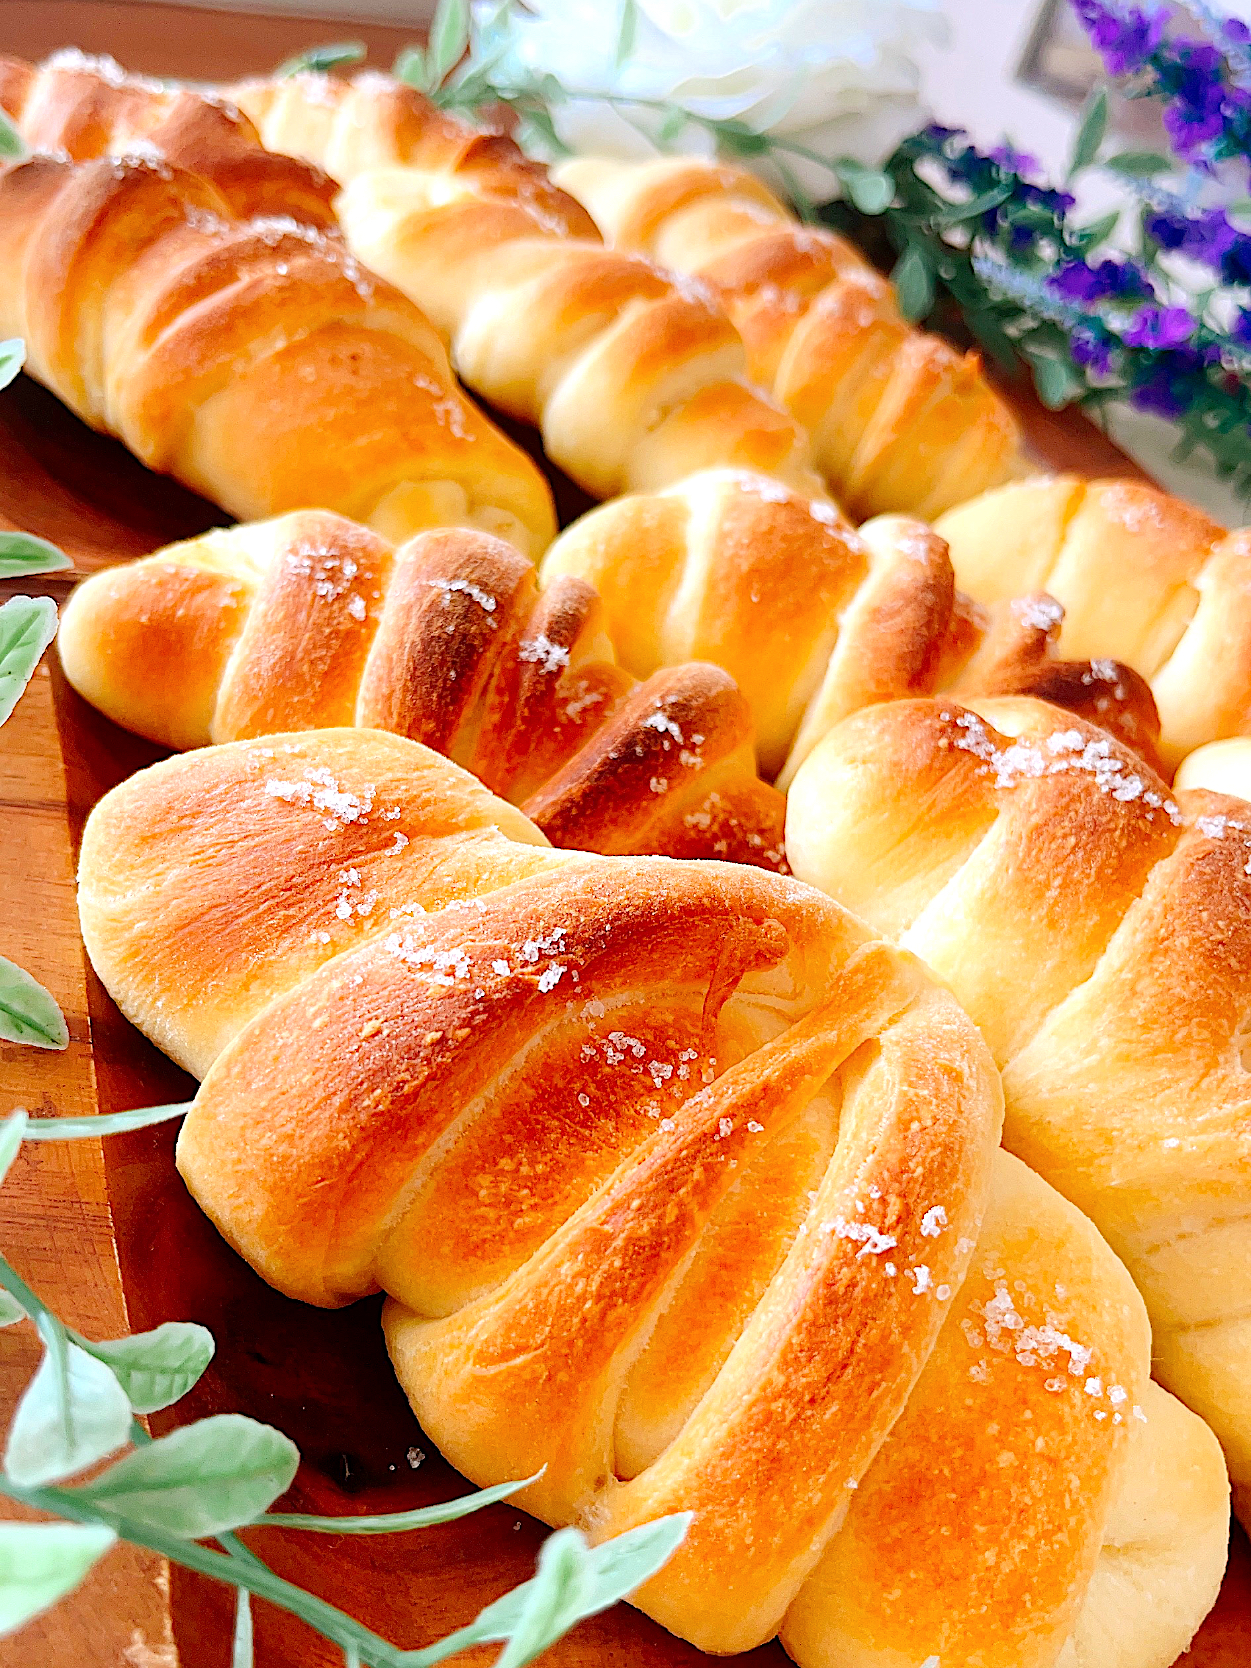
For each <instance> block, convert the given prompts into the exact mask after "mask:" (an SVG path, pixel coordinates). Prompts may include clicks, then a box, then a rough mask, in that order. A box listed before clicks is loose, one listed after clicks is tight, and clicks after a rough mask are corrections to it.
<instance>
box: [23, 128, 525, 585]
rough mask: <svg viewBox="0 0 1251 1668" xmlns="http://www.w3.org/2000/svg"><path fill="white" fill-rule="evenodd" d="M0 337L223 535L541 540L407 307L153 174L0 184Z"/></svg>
mask: <svg viewBox="0 0 1251 1668" xmlns="http://www.w3.org/2000/svg"><path fill="white" fill-rule="evenodd" d="M0 334H4V335H8V336H21V337H24V338H25V341H26V349H27V361H26V363H27V369H28V370H30V371H31V372H32V373H33V374H34V375H35V376H36V377H37V378H38V379H39V380H40V381H41V382H43V383H44V384H45V385H46V386H47V387H49V388H51V389H52V391H53V392H54V393H55V394H57V395H58V396H59V397H60V398H61V399H62V400H64V401H65V403H66V404H67V405H68V406H69V407H70V408H71V409H72V410H73V411H75V412H77V413H78V415H79V416H80V417H82V418H83V419H84V420H85V421H86V422H88V423H90V424H91V426H92V427H93V428H97V429H101V430H104V431H105V432H108V433H112V434H116V435H117V436H118V437H119V438H120V439H122V440H123V441H124V442H125V443H126V445H127V446H129V447H130V449H131V450H132V451H133V452H134V453H135V454H136V455H137V456H138V457H139V458H141V459H142V460H143V462H144V463H146V464H148V465H149V466H150V467H151V468H153V469H158V470H162V471H164V472H166V473H168V474H171V475H176V476H177V477H178V479H179V480H181V481H184V482H185V483H186V484H187V485H189V486H191V487H194V488H195V489H196V490H197V491H200V492H203V493H205V494H206V495H207V496H209V497H210V498H213V499H215V500H216V502H218V503H219V504H221V505H222V506H223V508H225V509H227V510H229V511H230V512H231V513H232V514H234V515H237V516H240V517H245V518H246V517H256V516H262V515H267V514H272V513H274V512H275V511H279V510H285V509H295V508H299V507H301V506H303V505H306V504H310V503H317V504H324V505H326V506H328V507H330V508H332V509H338V510H342V511H344V512H345V513H348V514H352V515H355V516H356V517H357V518H358V519H360V520H362V521H367V522H368V523H369V524H370V525H371V526H373V527H375V528H377V529H378V530H379V531H380V532H382V533H384V534H386V535H387V536H388V537H392V538H400V537H406V536H407V535H408V534H410V533H412V532H415V531H417V530H419V529H421V528H423V527H429V526H432V525H439V524H443V523H453V524H455V523H463V524H468V525H472V526H479V527H483V528H485V529H486V530H488V531H491V532H495V533H499V534H502V535H503V536H505V537H507V538H510V539H512V540H514V542H516V543H518V544H519V545H520V546H521V547H522V548H523V549H525V550H527V551H528V552H529V553H531V554H532V555H537V553H538V552H539V550H541V549H542V547H543V546H544V545H545V544H546V543H547V541H548V540H549V538H550V537H551V535H552V533H553V532H554V531H555V522H554V516H553V512H552V505H551V495H550V493H549V491H548V488H547V484H546V482H545V481H544V479H543V477H542V475H541V474H540V473H539V471H538V469H537V468H536V467H535V465H534V464H533V463H532V462H531V460H530V459H529V458H528V457H526V455H525V454H524V453H523V452H522V451H520V449H519V448H517V447H516V446H514V445H513V444H512V443H511V442H510V441H508V440H506V439H505V438H504V436H503V435H502V434H500V433H499V431H498V430H497V429H495V428H494V427H493V426H492V425H491V424H490V423H488V422H487V420H486V419H485V418H484V417H483V416H482V415H481V414H480V413H479V412H478V411H476V410H475V409H474V408H473V406H472V405H470V404H469V402H468V401H467V400H465V399H464V398H463V397H462V396H461V394H460V392H459V390H458V389H457V387H456V384H455V382H454V381H453V379H452V374H451V371H450V369H449V367H448V363H447V357H446V355H445V353H444V351H443V348H442V345H441V344H440V342H439V339H438V337H437V336H436V334H435V332H434V331H433V330H432V329H431V328H430V326H429V324H428V323H427V322H426V320H425V319H424V318H423V317H422V315H421V314H420V313H419V312H418V311H417V309H416V308H415V307H414V306H413V305H412V303H411V302H409V301H407V300H406V299H405V298H404V297H403V296H402V295H400V294H399V292H398V291H397V290H393V289H392V288H391V287H390V285H388V284H384V283H382V282H381V281H380V280H378V279H375V278H374V277H372V276H371V275H370V274H369V273H367V272H364V271H363V270H362V269H361V268H360V267H359V266H358V265H357V264H356V262H355V261H354V260H353V259H352V258H351V257H350V256H349V255H348V254H347V253H346V251H345V250H344V249H343V247H342V245H341V244H340V243H339V242H338V241H337V240H335V239H331V238H326V237H324V236H323V235H322V234H321V233H319V232H317V231H315V230H312V229H310V228H309V227H307V226H302V225H297V224H296V223H295V222H294V221H293V220H289V219H286V218H279V219H255V220H240V219H238V218H236V217H235V216H234V215H233V214H232V212H231V209H230V206H229V204H228V202H227V200H226V198H225V197H224V196H223V195H222V193H221V192H220V191H219V190H218V189H217V188H216V187H215V186H214V185H212V184H211V183H210V182H209V181H208V180H205V179H202V178H200V177H199V176H198V175H196V174H192V173H189V172H185V171H184V170H182V169H180V168H175V167H173V166H171V165H170V164H168V163H166V162H163V161H156V162H153V161H148V160H144V159H135V160H127V159H122V160H116V159H114V160H106V159H103V158H102V159H100V160H98V161H95V162H84V163H72V162H65V161H60V160H57V159H56V158H54V157H50V156H36V157H34V158H32V159H31V160H30V161H28V162H24V163H21V164H19V165H17V166H14V167H9V168H6V169H5V170H4V171H3V172H2V173H0Z"/></svg>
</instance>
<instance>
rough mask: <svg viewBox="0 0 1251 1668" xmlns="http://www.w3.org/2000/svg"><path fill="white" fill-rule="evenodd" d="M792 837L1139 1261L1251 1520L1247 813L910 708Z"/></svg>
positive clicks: (1024, 1150)
mask: <svg viewBox="0 0 1251 1668" xmlns="http://www.w3.org/2000/svg"><path fill="white" fill-rule="evenodd" d="M787 846H788V851H789V855H790V860H791V863H792V865H793V866H794V869H795V872H796V873H797V874H799V875H800V876H801V877H802V878H804V879H806V880H809V881H811V882H813V883H814V884H817V885H820V886H822V887H823V888H824V889H826V890H827V891H829V892H830V893H831V894H832V895H834V896H836V897H837V898H838V899H839V900H840V901H841V902H843V903H845V904H846V905H847V906H848V907H849V908H852V909H855V910H856V911H857V912H858V913H859V914H861V915H863V916H864V917H865V918H866V920H868V921H870V922H871V923H872V924H873V925H874V926H875V927H876V928H877V929H878V930H879V931H880V932H882V933H884V934H887V935H889V936H890V937H892V938H895V939H897V940H898V941H899V942H900V943H901V944H903V945H905V946H907V947H908V948H909V949H911V950H913V951H915V952H916V953H917V954H918V955H920V956H922V957H923V958H924V959H925V960H926V962H928V964H929V965H930V966H931V967H932V968H933V969H934V971H935V973H937V974H938V976H939V977H940V978H941V979H943V980H944V982H945V983H946V984H947V986H948V987H949V988H950V989H951V990H952V992H953V993H954V994H955V995H956V997H957V998H958V999H959V1001H960V1002H961V1003H962V1004H963V1006H964V1007H965V1008H966V1009H967V1010H968V1012H969V1014H970V1015H971V1016H972V1017H973V1019H974V1020H975V1021H976V1022H977V1024H978V1026H979V1028H980V1029H981V1031H982V1034H983V1036H984V1037H985V1038H986V1040H987V1042H988V1043H989V1045H990V1047H991V1050H992V1052H993V1053H994V1055H995V1058H996V1060H997V1061H998V1062H999V1063H1000V1065H1001V1067H1002V1069H1003V1074H1004V1090H1005V1095H1006V1100H1007V1116H1006V1122H1005V1128H1004V1139H1005V1142H1006V1144H1007V1145H1008V1147H1009V1148H1010V1149H1011V1150H1012V1151H1013V1152H1015V1153H1017V1154H1018V1155H1019V1156H1020V1157H1021V1158H1023V1159H1024V1160H1025V1161H1026V1163H1028V1164H1030V1165H1031V1166H1032V1167H1033V1168H1034V1169H1036V1170H1037V1171H1038V1172H1039V1174H1040V1175H1042V1176H1044V1177H1045V1178H1046V1179H1047V1180H1048V1181H1050V1182H1051V1183H1052V1185H1053V1186H1055V1187H1057V1188H1058V1189H1059V1190H1060V1192H1062V1193H1063V1194H1064V1195H1065V1197H1066V1198H1069V1199H1071V1200H1072V1201H1073V1202H1074V1203H1075V1204H1076V1205H1077V1206H1078V1207H1079V1208H1080V1209H1082V1210H1084V1211H1086V1212H1087V1213H1088V1214H1089V1216H1090V1217H1091V1220H1092V1221H1093V1222H1094V1223H1095V1224H1096V1226H1097V1227H1098V1228H1099V1229H1100V1230H1101V1232H1102V1233H1103V1234H1105V1235H1106V1237H1107V1239H1108V1241H1109V1243H1110V1244H1111V1245H1112V1247H1113V1249H1114V1250H1115V1251H1117V1252H1118V1253H1119V1255H1120V1256H1122V1257H1123V1258H1124V1259H1125V1262H1126V1265H1127V1266H1128V1268H1129V1270H1130V1272H1131V1273H1132V1274H1133V1276H1134V1279H1135V1281H1136V1282H1137V1285H1138V1287H1139V1290H1140V1291H1141V1292H1142V1293H1143V1296H1144V1297H1145V1299H1146V1303H1147V1308H1148V1311H1149V1313H1150V1315H1151V1318H1152V1324H1153V1327H1154V1337H1155V1353H1154V1360H1155V1370H1156V1372H1157V1375H1158V1376H1159V1378H1160V1379H1161V1381H1162V1382H1163V1383H1164V1384H1165V1385H1166V1386H1167V1387H1168V1388H1169V1389H1171V1390H1172V1391H1174V1392H1175V1393H1176V1394H1177V1395H1179V1396H1180V1397H1181V1398H1182V1399H1183V1400H1184V1401H1185V1402H1187V1403H1188V1404H1189V1405H1190V1406H1191V1407H1193V1408H1194V1409H1195V1410H1196V1411H1197V1412H1199V1413H1200V1414H1202V1415H1203V1417H1204V1418H1205V1419H1207V1421H1208V1422H1209V1424H1211V1426H1212V1428H1213V1429H1214V1430H1215V1431H1216V1433H1217V1435H1218V1436H1219V1437H1220V1439H1221V1441H1222V1443H1223V1445H1224V1449H1225V1453H1226V1456H1227V1458H1228V1461H1229V1468H1230V1472H1231V1475H1232V1477H1233V1480H1234V1486H1235V1499H1236V1501H1239V1499H1240V1506H1241V1510H1242V1512H1243V1513H1244V1514H1245V1513H1246V1512H1247V1510H1248V1508H1249V1507H1251V1496H1249V1495H1248V1492H1247V1491H1248V1488H1249V1486H1251V1123H1249V1121H1248V1106H1249V1105H1251V1092H1249V1087H1248V1076H1247V1063H1246V1061H1247V1032H1248V1029H1249V1028H1251V807H1248V805H1247V804H1246V803H1245V802H1243V801H1241V800H1236V799H1231V798H1226V797H1224V796H1221V795H1218V794H1214V793H1209V792H1194V791H1192V792H1189V793H1183V794H1179V795H1178V796H1177V797H1176V798H1173V797H1172V796H1171V795H1170V793H1169V790H1168V789H1167V788H1166V787H1165V785H1164V783H1163V782H1162V781H1161V780H1160V779H1159V778H1157V777H1154V776H1153V775H1152V774H1151V773H1150V772H1149V771H1148V770H1146V769H1145V767H1144V766H1143V765H1142V762H1141V760H1139V759H1137V758H1135V757H1134V756H1133V755H1132V754H1129V753H1128V752H1127V751H1125V750H1124V749H1122V748H1120V747H1119V746H1117V744H1116V743H1115V742H1113V741H1112V740H1110V739H1109V738H1108V737H1107V736H1106V735H1102V734H1100V732H1099V731H1097V730H1095V729H1093V728H1092V727H1090V726H1088V725H1086V724H1083V723H1081V722H1080V721H1076V720H1073V719H1071V718H1070V717H1068V716H1067V715H1064V716H1062V715H1060V714H1058V713H1057V712H1055V711H1054V710H1053V709H1051V708H1049V707H1046V706H1044V705H1042V704H1041V703H1038V702H1033V701H1028V700H1012V699H1006V700H998V701H995V700H990V701H979V702H978V703H977V706H976V711H972V710H969V709H968V708H965V707H961V706H959V705H957V704H956V703H955V702H952V701H949V700H944V701H933V700H931V701H910V702H897V703H893V704H890V705H886V706H880V707H875V708H873V709H871V710H870V711H867V712H864V713H858V714H856V715H854V716H853V717H851V718H849V719H847V720H846V721H845V722H844V723H843V724H841V725H839V726H838V728H837V729H835V730H833V731H831V733H830V734H829V735H828V736H827V737H826V738H825V740H824V741H823V742H822V743H821V745H820V746H819V747H818V748H817V749H816V750H815V751H814V752H813V753H812V755H811V756H810V758H809V759H808V760H807V761H806V763H805V764H804V766H803V768H802V769H801V770H800V772H799V774H798V775H797V777H796V779H795V782H794V784H793V786H792V788H791V793H790V799H789V804H788V812H787ZM1239 1491H1240V1493H1239Z"/></svg>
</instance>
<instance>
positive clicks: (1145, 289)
mask: <svg viewBox="0 0 1251 1668" xmlns="http://www.w3.org/2000/svg"><path fill="white" fill-rule="evenodd" d="M1047 287H1048V289H1050V290H1052V291H1053V292H1054V293H1055V294H1056V295H1059V296H1063V297H1064V298H1065V300H1067V301H1102V300H1107V299H1111V298H1113V297H1117V298H1120V299H1124V300H1127V301H1136V300H1139V299H1145V298H1146V297H1149V296H1151V295H1152V294H1153V293H1154V292H1153V291H1152V289H1151V286H1150V284H1149V283H1148V282H1147V278H1146V274H1145V273H1144V272H1142V271H1141V270H1140V268H1138V267H1136V266H1134V265H1133V263H1132V262H1130V261H1100V262H1099V264H1098V265H1097V266H1087V264H1086V262H1085V261H1069V262H1067V263H1066V264H1065V265H1064V266H1062V267H1061V268H1060V269H1059V271H1058V272H1053V273H1052V274H1051V276H1050V277H1049V278H1048V279H1047Z"/></svg>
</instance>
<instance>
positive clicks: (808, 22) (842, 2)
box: [477, 0, 945, 201]
mask: <svg viewBox="0 0 1251 1668" xmlns="http://www.w3.org/2000/svg"><path fill="white" fill-rule="evenodd" d="M630 4H631V0H527V10H526V11H522V10H521V9H520V8H519V7H517V6H516V5H513V6H510V7H509V9H508V11H507V13H506V14H505V15H504V16H503V17H500V16H499V15H498V13H497V12H496V8H495V0H479V5H478V8H477V11H478V17H479V21H480V23H481V24H482V25H483V26H484V28H485V29H487V30H488V31H490V33H491V37H492V39H493V40H494V41H495V42H497V43H500V42H503V43H504V52H503V56H502V58H501V59H500V60H499V61H498V63H497V64H496V65H495V66H494V67H493V79H498V80H500V81H507V80H508V79H509V78H510V76H512V77H516V78H517V79H518V80H525V81H526V82H532V81H533V80H534V79H536V78H537V77H538V76H540V75H544V74H547V75H552V76H555V78H556V79H557V81H559V82H560V84H561V86H562V87H564V88H565V89H566V91H567V92H568V93H569V94H571V95H575V96H571V97H570V98H569V99H568V101H560V102H557V103H556V104H555V105H554V106H553V108H552V111H551V114H552V118H553V121H554V123H555V127H556V131H557V133H558V134H559V136H560V138H561V140H562V141H563V142H564V143H565V144H566V145H568V146H569V148H570V149H571V150H574V151H576V152H579V153H581V154H583V155H592V154H593V155H601V156H620V157H644V156H650V155H654V154H655V153H656V152H657V150H658V149H665V150H678V151H684V152H687V153H695V154H705V155H707V154H711V153H712V151H713V149H714V139H713V136H712V135H711V134H710V133H709V132H708V130H707V129H706V128H704V127H702V126H701V125H699V123H698V122H687V123H686V124H685V125H684V126H683V127H682V128H681V129H680V131H679V132H677V133H676V134H673V133H671V132H670V131H668V130H666V133H665V136H664V143H663V145H661V144H658V143H657V139H658V137H659V134H660V129H661V126H662V123H663V122H664V113H663V112H658V111H655V110H648V109H647V108H645V107H644V108H640V107H639V106H638V105H635V106H633V107H629V106H625V105H622V104H618V105H616V106H613V105H612V104H611V103H609V102H607V101H608V100H609V99H611V98H614V97H615V98H617V99H620V100H631V99H632V100H654V101H659V102H661V103H663V104H666V105H671V106H672V105H677V106H680V107H681V108H682V109H683V110H686V111H689V112H691V113H692V114H694V115H696V116H704V117H711V118H716V119H726V118H733V119H734V120H736V121H739V122H743V123H745V124H746V125H747V126H748V127H749V128H751V129H752V130H753V131H754V132H758V133H768V134H770V135H772V136H773V137H774V138H775V139H780V140H784V141H786V142H787V143H788V144H793V145H796V146H798V147H801V148H802V149H805V150H810V151H814V152H816V153H817V155H818V156H820V157H822V158H827V159H829V160H831V161H834V160H837V159H839V158H841V157H853V158H855V159H856V160H857V161H860V162H864V163H869V164H875V163H878V162H880V161H881V160H882V159H883V158H884V157H885V156H886V155H887V154H888V153H889V152H890V150H891V149H892V148H893V147H894V146H895V145H896V144H897V143H898V141H899V140H900V139H902V138H903V137H904V135H905V134H907V133H911V132H914V131H915V130H916V129H917V128H918V127H920V126H922V125H923V123H924V119H925V118H924V113H923V111H922V110H921V108H920V107H919V105H918V102H917V87H918V79H919V78H918V71H917V65H916V61H915V57H914V54H915V53H916V51H917V50H918V48H923V47H925V46H926V45H930V44H934V43H937V42H940V41H942V40H943V39H944V38H945V37H944V25H943V20H942V16H941V12H940V5H941V0H633V5H634V25H633V29H632V35H633V39H632V40H631V42H630V45H629V50H628V51H627V52H625V53H621V54H620V62H619V61H618V57H619V53H618V46H619V43H620V42H621V39H622V15H623V9H624V8H625V7H626V6H628V5H630ZM488 15H490V16H493V17H494V18H495V22H494V27H493V28H492V25H491V24H490V23H489V22H488ZM579 95H580V96H579ZM783 154H784V156H785V159H786V162H787V165H788V166H789V167H790V168H791V169H792V170H793V172H794V174H795V176H796V177H797V179H798V181H799V183H800V185H801V186H802V187H803V189H804V190H805V191H807V192H808V193H809V195H811V196H812V197H814V198H815V199H817V200H818V201H822V200H825V199H826V198H829V197H832V196H836V195H837V193H838V186H837V181H836V180H835V179H834V178H833V176H832V175H831V174H830V172H829V171H828V169H826V168H824V167H822V166H820V164H818V163H815V162H812V161H811V160H808V159H807V158H805V157H802V156H796V155H794V154H791V153H785V152H784V153H783ZM745 160H747V161H748V162H749V163H750V164H751V165H753V166H754V165H755V163H756V161H757V159H756V158H754V157H749V158H746V159H745ZM764 171H765V172H769V173H772V174H773V177H774V179H775V181H778V176H777V173H776V170H774V169H773V167H772V164H769V165H768V166H767V167H766V168H765V170H764ZM778 183H782V184H784V183H785V182H784V181H778Z"/></svg>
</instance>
